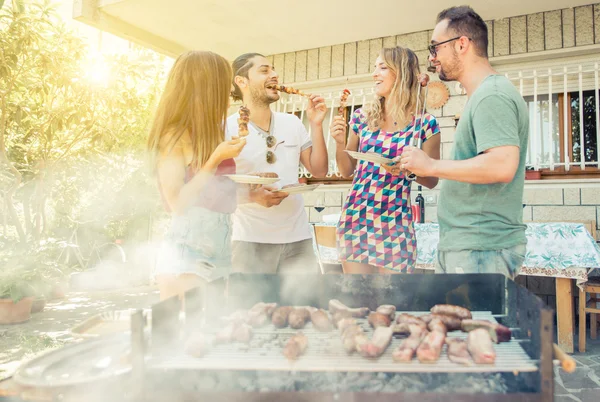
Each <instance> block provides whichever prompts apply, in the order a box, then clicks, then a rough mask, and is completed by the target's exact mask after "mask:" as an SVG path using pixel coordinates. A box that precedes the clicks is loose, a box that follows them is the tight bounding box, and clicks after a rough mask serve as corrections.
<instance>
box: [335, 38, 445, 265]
mask: <svg viewBox="0 0 600 402" xmlns="http://www.w3.org/2000/svg"><path fill="white" fill-rule="evenodd" d="M419 73H420V70H419V60H418V58H417V56H416V55H415V53H414V52H413V51H412V50H410V49H407V48H402V47H395V48H385V49H382V50H381V53H380V55H379V57H378V58H377V60H376V62H375V70H374V71H373V79H374V81H375V95H376V96H375V100H374V101H373V102H371V103H369V104H368V105H365V107H363V108H362V109H357V110H356V111H355V112H354V114H353V116H352V119H351V120H350V130H349V135H348V139H347V142H346V127H347V125H346V122H345V121H344V120H343V118H341V117H336V118H334V120H333V122H332V124H331V134H332V137H333V138H334V139H335V142H336V160H337V164H338V169H339V171H340V173H341V174H342V175H343V176H345V177H349V176H352V174H354V180H353V182H352V189H351V190H350V192H349V193H348V197H347V198H346V202H345V204H344V207H343V210H342V215H341V217H340V221H339V223H338V228H337V235H338V249H339V253H340V259H341V260H342V266H343V268H344V273H361V274H368V273H400V272H407V273H410V272H412V271H413V269H414V266H415V262H416V252H417V242H416V238H415V234H414V228H413V222H412V211H411V202H410V185H411V182H410V181H409V180H408V179H407V178H406V176H405V173H406V172H402V171H401V170H400V169H397V168H396V167H393V166H389V165H386V166H382V165H379V164H376V163H373V162H367V161H359V162H358V163H357V161H356V160H355V159H353V158H351V157H350V156H349V155H348V153H346V152H344V151H345V150H351V151H360V152H375V153H378V154H380V155H381V156H384V157H386V158H390V159H396V158H398V157H399V156H400V154H401V153H402V149H403V148H404V147H405V146H408V145H410V143H411V140H412V138H413V136H415V135H419V136H421V139H422V143H423V150H424V151H425V152H426V153H427V154H428V155H429V156H430V157H432V158H435V159H439V157H440V138H439V137H440V136H439V135H438V134H439V132H440V130H439V126H438V123H437V121H436V119H435V117H433V116H432V115H430V114H429V113H426V114H425V115H424V117H423V119H422V121H421V116H420V114H418V115H417V116H415V115H414V113H415V108H416V106H417V90H418V86H419V85H420V84H419V80H418V75H419ZM420 104H422V103H420ZM406 174H408V173H406ZM417 182H418V183H419V184H422V185H424V186H425V187H428V188H433V187H435V186H436V185H437V182H438V180H437V179H436V178H432V177H419V178H418V179H417Z"/></svg>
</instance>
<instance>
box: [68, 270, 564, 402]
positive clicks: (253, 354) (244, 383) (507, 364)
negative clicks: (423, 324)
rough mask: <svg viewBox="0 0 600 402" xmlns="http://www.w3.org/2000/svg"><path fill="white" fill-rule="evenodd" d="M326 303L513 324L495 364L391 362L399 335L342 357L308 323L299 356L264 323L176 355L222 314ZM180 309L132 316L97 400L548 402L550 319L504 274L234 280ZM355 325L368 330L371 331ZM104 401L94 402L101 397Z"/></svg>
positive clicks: (168, 306)
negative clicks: (288, 352)
mask: <svg viewBox="0 0 600 402" xmlns="http://www.w3.org/2000/svg"><path fill="white" fill-rule="evenodd" d="M331 299H338V300H340V301H341V302H342V303H344V304H346V305H348V306H351V307H369V308H370V309H371V310H375V309H376V308H377V307H378V306H379V305H383V304H393V305H395V306H396V309H397V311H398V312H409V313H411V314H415V315H419V314H425V313H427V312H428V311H429V309H430V308H431V307H432V306H434V305H436V304H444V303H448V304H456V305H459V306H463V307H466V308H468V309H470V310H471V311H472V313H473V317H474V318H475V319H487V320H490V321H494V320H495V321H498V322H500V323H501V324H503V325H505V326H507V327H509V328H511V330H512V333H513V339H512V340H511V341H510V342H508V343H501V344H498V345H495V349H496V353H497V359H496V363H495V364H493V365H472V366H462V365H458V364H455V363H452V362H450V361H449V360H448V357H447V356H446V352H445V351H444V352H443V353H442V356H441V358H440V360H439V361H438V362H436V363H429V364H425V363H419V362H418V361H417V360H413V361H412V362H411V363H394V362H393V360H392V358H391V353H392V350H393V349H395V347H396V346H397V345H398V344H399V343H400V342H401V341H402V339H403V337H398V338H396V337H395V338H394V340H393V341H392V344H391V345H390V346H389V347H388V349H387V351H386V352H385V353H384V354H383V355H382V356H381V357H379V358H378V359H373V360H369V359H366V358H363V357H361V356H359V355H356V354H354V355H351V356H349V355H347V354H346V353H345V352H344V351H343V348H342V346H341V341H340V335H339V333H338V331H336V330H334V331H332V332H318V331H316V330H315V329H313V328H312V324H310V323H309V324H307V326H306V327H305V328H304V329H303V330H302V332H303V333H304V334H305V335H307V337H308V339H309V343H308V349H307V351H306V354H304V355H302V356H300V357H299V359H298V360H296V361H294V362H290V361H288V360H287V359H286V358H285V357H284V356H283V354H282V348H283V345H284V344H285V342H286V341H287V339H289V338H290V337H291V336H292V335H293V334H295V333H296V332H297V330H293V329H291V328H283V329H277V328H275V327H274V326H272V325H271V324H269V325H267V326H265V327H263V328H256V329H255V330H254V337H253V339H252V341H251V342H250V343H249V344H237V343H232V344H222V345H218V346H214V347H212V348H211V349H210V350H209V351H208V353H207V354H206V355H205V356H203V357H201V358H194V357H191V356H188V355H187V354H185V353H184V350H183V349H184V348H183V341H182V340H183V339H185V338H187V337H188V336H189V335H190V334H192V333H194V332H196V331H202V332H203V333H205V334H207V333H208V334H211V333H212V334H214V333H216V332H217V331H218V330H219V329H221V328H222V327H223V325H224V324H223V321H222V317H224V316H226V315H228V314H230V313H231V312H234V311H236V310H238V309H248V308H250V307H252V306H253V305H254V304H255V303H257V302H267V303H269V302H277V303H278V304H279V305H291V306H314V307H319V308H323V309H327V307H328V303H329V300H331ZM180 309H181V304H180V302H179V301H178V300H177V299H176V298H173V299H170V300H166V301H163V302H161V303H158V304H156V305H154V306H153V307H152V313H151V314H152V327H151V328H150V329H148V328H145V327H146V325H145V322H146V320H145V317H144V315H143V313H142V311H140V312H138V313H137V314H134V315H133V317H132V331H131V355H130V361H131V371H130V372H129V373H128V374H127V375H126V376H122V377H120V382H121V385H119V387H120V388H118V387H117V386H116V385H115V382H114V380H112V382H110V383H109V382H108V381H106V384H111V385H110V387H108V386H105V387H104V391H103V392H104V393H105V394H106V393H107V392H110V390H112V391H113V393H115V394H119V395H121V396H120V399H121V400H132V401H165V402H171V401H177V402H179V401H188V400H204V401H352V402H359V401H369V402H372V401H382V402H387V401H397V400H403V401H419V402H423V401H448V400H454V401H552V400H553V383H554V381H553V361H552V357H553V355H552V344H553V311H552V310H551V309H549V308H547V307H546V306H545V305H544V303H543V302H542V301H541V300H540V299H539V298H537V297H536V296H535V295H533V294H532V293H531V292H529V291H528V290H526V289H525V288H523V287H521V286H519V285H517V284H515V283H514V282H512V281H510V280H507V279H506V278H505V277H504V276H502V275H496V274H485V275H483V274H465V275H427V274H424V275H418V274H414V275H338V274H332V275H286V276H282V275H245V274H234V275H231V276H230V277H229V278H228V279H227V280H219V281H215V282H212V283H210V284H207V285H206V286H204V287H203V288H197V289H194V290H192V291H190V292H188V293H187V294H186V297H185V300H184V311H185V320H181V319H180V314H179V311H180ZM364 321H365V322H363V327H364V328H365V330H367V331H369V332H370V331H372V330H371V329H370V328H369V327H368V324H367V323H366V320H364ZM448 335H449V336H459V337H465V336H466V334H464V333H462V332H450V333H449V334H448ZM88 389H89V388H88ZM117 389H120V390H121V391H119V392H117V391H116V390H117ZM123 389H125V390H126V392H125V391H122V390H123ZM105 394H104V395H103V398H102V399H100V400H108V399H106V395H105ZM123 394H126V397H123V396H122V395H123ZM64 395H65V394H64V392H63V396H64ZM81 395H82V394H81V393H79V397H80V398H81ZM86 396H88V398H87V399H89V396H90V395H89V392H88V394H86ZM116 396H118V395H111V396H110V398H111V399H115V400H116ZM78 400H80V401H83V400H84V399H78Z"/></svg>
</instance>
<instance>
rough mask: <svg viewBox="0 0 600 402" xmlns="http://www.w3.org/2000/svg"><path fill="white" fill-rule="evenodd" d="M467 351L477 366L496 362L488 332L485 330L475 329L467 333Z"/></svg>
mask: <svg viewBox="0 0 600 402" xmlns="http://www.w3.org/2000/svg"><path fill="white" fill-rule="evenodd" d="M467 349H468V350H469V353H471V357H473V361H474V362H475V363H477V364H493V363H494V362H495V361H496V351H495V350H494V345H493V344H492V338H491V336H490V331H489V330H488V329H486V328H477V329H474V330H472V331H471V332H469V335H468V336H467Z"/></svg>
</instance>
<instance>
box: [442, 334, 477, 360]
mask: <svg viewBox="0 0 600 402" xmlns="http://www.w3.org/2000/svg"><path fill="white" fill-rule="evenodd" d="M446 345H448V346H447V352H448V359H450V361H451V362H454V363H458V364H462V365H465V366H470V365H472V364H473V360H472V359H471V355H470V354H469V350H468V347H467V341H466V340H464V339H460V338H446Z"/></svg>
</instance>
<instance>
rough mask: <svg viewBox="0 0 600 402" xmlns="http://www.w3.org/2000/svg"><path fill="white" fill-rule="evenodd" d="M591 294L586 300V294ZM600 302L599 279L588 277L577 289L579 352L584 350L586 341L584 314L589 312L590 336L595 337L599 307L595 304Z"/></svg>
mask: <svg viewBox="0 0 600 402" xmlns="http://www.w3.org/2000/svg"><path fill="white" fill-rule="evenodd" d="M588 293H589V294H591V297H590V300H589V301H586V300H587V295H588ZM598 302H600V279H599V278H590V280H589V281H588V282H586V283H585V284H584V285H583V290H581V289H580V290H579V352H581V353H584V352H585V341H586V335H587V334H586V329H587V328H586V322H585V320H586V314H587V313H590V337H591V338H592V339H596V335H597V330H598V315H597V314H598V313H600V308H598V307H597V304H596V303H598Z"/></svg>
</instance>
